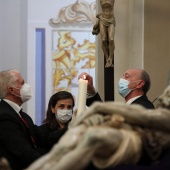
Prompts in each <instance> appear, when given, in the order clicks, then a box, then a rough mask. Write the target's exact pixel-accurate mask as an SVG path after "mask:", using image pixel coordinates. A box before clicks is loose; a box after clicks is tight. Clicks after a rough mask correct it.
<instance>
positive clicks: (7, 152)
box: [0, 70, 44, 170]
mask: <svg viewBox="0 0 170 170" xmlns="http://www.w3.org/2000/svg"><path fill="white" fill-rule="evenodd" d="M30 98H31V88H30V86H29V85H28V84H26V83H25V82H24V79H23V78H22V76H21V75H20V73H19V72H18V71H16V70H7V71H2V72H0V99H1V101H0V157H4V158H6V159H7V160H8V161H9V163H10V166H11V168H12V170H21V169H24V168H26V167H27V166H28V165H30V164H31V163H32V162H33V161H35V160H36V159H37V158H39V157H40V156H41V155H42V154H44V151H43V149H40V148H39V147H38V146H37V136H36V126H35V125H34V123H33V121H32V119H31V117H30V116H29V115H28V114H26V113H24V112H22V108H21V105H22V104H23V103H24V102H26V101H27V100H29V99H30Z"/></svg>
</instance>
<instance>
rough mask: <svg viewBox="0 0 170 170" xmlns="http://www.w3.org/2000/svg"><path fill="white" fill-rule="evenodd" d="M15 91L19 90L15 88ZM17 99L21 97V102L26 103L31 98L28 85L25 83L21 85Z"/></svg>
mask: <svg viewBox="0 0 170 170" xmlns="http://www.w3.org/2000/svg"><path fill="white" fill-rule="evenodd" d="M15 89H19V88H16V87H15ZM15 95H16V94H15ZM16 96H18V95H16ZM18 97H21V100H22V101H23V102H26V101H28V100H30V99H31V97H32V94H31V87H30V85H28V84H26V83H25V84H23V86H22V87H21V89H20V96H18Z"/></svg>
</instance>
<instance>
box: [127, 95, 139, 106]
mask: <svg viewBox="0 0 170 170" xmlns="http://www.w3.org/2000/svg"><path fill="white" fill-rule="evenodd" d="M141 96H142V95H140V96H136V97H133V98H131V99H130V100H128V101H127V102H126V104H131V103H132V102H133V101H135V100H136V99H138V98H139V97H141Z"/></svg>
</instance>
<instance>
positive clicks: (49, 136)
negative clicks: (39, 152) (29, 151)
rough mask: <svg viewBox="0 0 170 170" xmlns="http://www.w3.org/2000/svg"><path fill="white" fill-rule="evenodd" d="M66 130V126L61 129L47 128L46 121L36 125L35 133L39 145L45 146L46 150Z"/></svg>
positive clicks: (48, 149)
mask: <svg viewBox="0 0 170 170" xmlns="http://www.w3.org/2000/svg"><path fill="white" fill-rule="evenodd" d="M67 130H68V127H67V126H66V127H64V128H62V129H55V130H52V129H50V128H49V125H48V123H46V124H43V125H41V126H38V127H37V134H38V137H39V139H40V141H39V143H40V146H42V147H43V148H45V149H46V150H47V152H48V151H50V150H51V148H52V147H53V146H54V145H55V144H56V143H57V142H58V141H59V139H60V138H61V137H62V136H63V135H64V133H65V132H66V131H67Z"/></svg>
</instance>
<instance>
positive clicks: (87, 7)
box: [49, 0, 96, 27]
mask: <svg viewBox="0 0 170 170" xmlns="http://www.w3.org/2000/svg"><path fill="white" fill-rule="evenodd" d="M95 14H96V3H95V2H92V3H91V4H88V3H87V2H85V1H83V0H77V1H76V3H74V4H71V5H69V6H66V7H63V8H62V9H61V10H60V12H59V16H57V17H56V18H52V19H50V20H49V24H50V26H51V27H56V26H57V25H58V24H61V23H69V24H74V23H92V24H95V22H96V16H95Z"/></svg>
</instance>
